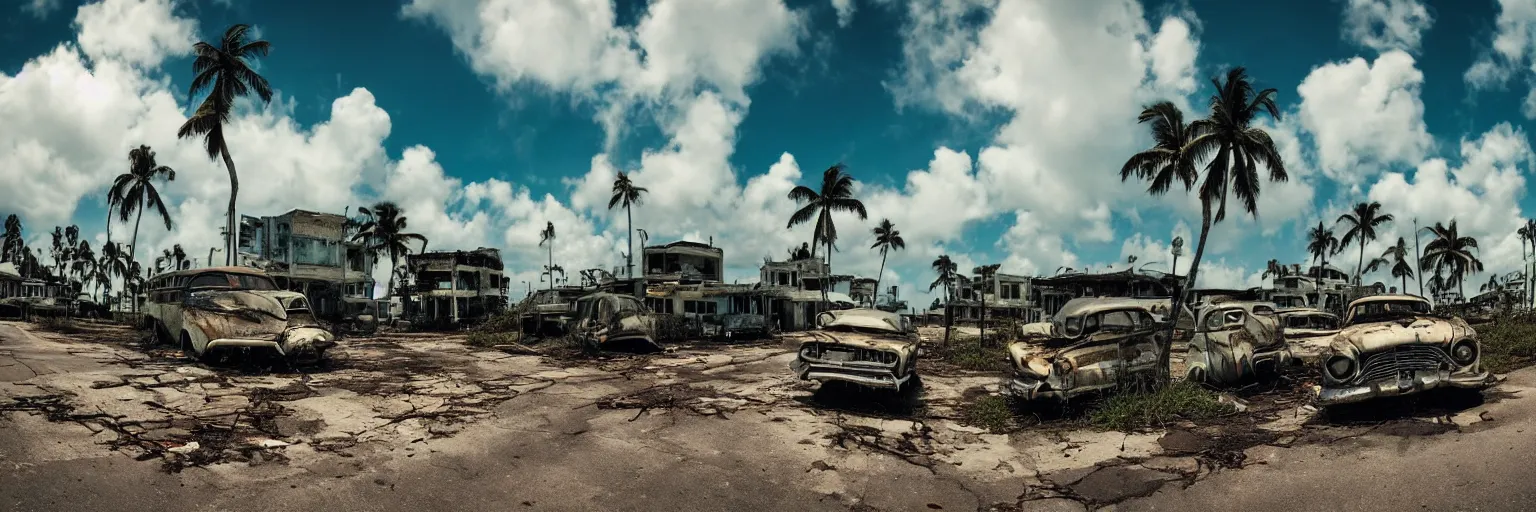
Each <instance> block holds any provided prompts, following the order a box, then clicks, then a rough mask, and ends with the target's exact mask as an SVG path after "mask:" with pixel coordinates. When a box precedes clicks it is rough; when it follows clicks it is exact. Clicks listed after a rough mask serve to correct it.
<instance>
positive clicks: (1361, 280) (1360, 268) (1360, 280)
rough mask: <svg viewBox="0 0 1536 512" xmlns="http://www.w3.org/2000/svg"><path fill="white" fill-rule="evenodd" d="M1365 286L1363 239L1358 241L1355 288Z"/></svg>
mask: <svg viewBox="0 0 1536 512" xmlns="http://www.w3.org/2000/svg"><path fill="white" fill-rule="evenodd" d="M1364 284H1365V239H1364V238H1361V239H1360V259H1357V260H1355V286H1362V285H1364Z"/></svg>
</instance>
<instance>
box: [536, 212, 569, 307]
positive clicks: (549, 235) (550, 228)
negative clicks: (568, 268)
mask: <svg viewBox="0 0 1536 512" xmlns="http://www.w3.org/2000/svg"><path fill="white" fill-rule="evenodd" d="M539 246H540V247H548V248H549V264H548V265H545V266H544V273H546V274H549V289H551V290H553V289H555V274H554V273H553V272H554V270H555V223H554V221H545V223H544V230H543V231H539ZM561 274H562V275H564V274H565V272H564V271H562V272H561Z"/></svg>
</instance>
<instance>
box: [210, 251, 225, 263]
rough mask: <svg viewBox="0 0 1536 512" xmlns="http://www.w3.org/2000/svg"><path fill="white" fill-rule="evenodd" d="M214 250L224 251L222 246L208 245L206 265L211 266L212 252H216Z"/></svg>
mask: <svg viewBox="0 0 1536 512" xmlns="http://www.w3.org/2000/svg"><path fill="white" fill-rule="evenodd" d="M216 252H224V248H222V247H209V248H208V266H210V267H212V266H213V253H216Z"/></svg>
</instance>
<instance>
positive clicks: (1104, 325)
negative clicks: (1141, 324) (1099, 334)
mask: <svg viewBox="0 0 1536 512" xmlns="http://www.w3.org/2000/svg"><path fill="white" fill-rule="evenodd" d="M1099 328H1100V329H1101V330H1103V331H1104V332H1119V333H1125V332H1131V331H1133V330H1135V328H1136V323H1135V320H1133V319H1132V318H1131V314H1130V313H1127V312H1125V311H1110V312H1108V313H1104V314H1103V315H1100V320H1099Z"/></svg>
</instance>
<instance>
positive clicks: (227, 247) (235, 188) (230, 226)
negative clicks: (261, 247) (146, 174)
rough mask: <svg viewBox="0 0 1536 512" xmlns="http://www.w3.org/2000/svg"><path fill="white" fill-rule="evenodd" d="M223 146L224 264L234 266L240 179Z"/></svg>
mask: <svg viewBox="0 0 1536 512" xmlns="http://www.w3.org/2000/svg"><path fill="white" fill-rule="evenodd" d="M225 146H226V147H224V148H221V149H220V151H219V153H220V154H222V155H223V156H224V168H225V169H228V170H229V211H228V212H227V213H226V214H225V215H226V218H225V219H224V230H225V231H224V264H225V265H234V264H235V251H236V250H237V249H236V247H235V246H236V245H237V243H236V242H235V240H236V239H237V238H239V233H236V232H235V225H236V221H237V219H236V217H235V198H236V197H239V195H240V177H239V176H238V175H236V174H235V161H234V160H233V159H231V158H229V148H228V147H227V146H228V143H226V144H225ZM141 213H142V212H141Z"/></svg>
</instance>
